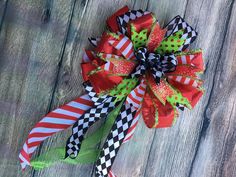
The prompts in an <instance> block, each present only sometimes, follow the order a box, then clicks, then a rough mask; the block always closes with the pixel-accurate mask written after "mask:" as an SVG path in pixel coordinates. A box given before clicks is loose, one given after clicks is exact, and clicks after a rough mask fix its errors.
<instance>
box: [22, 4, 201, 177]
mask: <svg viewBox="0 0 236 177" xmlns="http://www.w3.org/2000/svg"><path fill="white" fill-rule="evenodd" d="M107 25H108V28H109V30H107V31H105V32H104V33H103V34H102V36H101V37H99V38H89V41H90V42H91V43H92V45H94V46H95V48H94V50H93V51H91V50H85V53H84V56H83V62H82V63H81V69H82V76H83V79H84V81H85V82H84V87H85V90H86V92H87V94H85V95H83V96H81V97H79V98H77V99H75V100H73V101H71V102H69V103H67V104H66V105H63V106H61V107H60V108H58V109H56V110H54V111H52V112H50V113H49V114H47V115H46V116H45V117H43V118H42V120H41V121H40V122H39V123H37V124H36V126H35V127H34V128H33V129H32V130H31V132H30V134H29V136H28V138H27V140H26V142H25V144H24V146H23V149H22V151H21V153H20V156H19V157H20V161H21V165H22V168H23V169H24V168H25V167H26V165H32V166H33V167H34V168H36V169H41V168H44V167H47V166H49V165H51V164H52V163H54V162H56V161H63V162H67V163H73V164H76V163H83V162H85V163H89V162H96V167H95V174H96V176H97V177H107V176H111V177H112V176H115V175H114V174H113V173H112V172H111V167H112V164H113V162H114V160H115V157H116V155H117V153H118V150H119V147H120V146H121V144H122V143H125V142H127V141H128V140H129V139H131V137H132V135H133V133H134V130H135V127H136V125H137V122H138V120H139V117H140V116H141V115H142V117H143V120H144V122H145V124H146V125H147V127H148V128H162V127H170V126H172V125H173V124H174V122H175V120H176V118H177V117H178V110H183V109H184V107H187V108H189V109H192V108H193V107H194V106H195V105H196V103H197V102H198V100H199V99H200V97H201V96H202V94H203V89H202V87H201V86H202V83H203V82H202V80H201V79H199V78H198V76H197V74H198V73H202V72H203V71H204V64H203V59H202V51H201V50H193V51H189V50H188V47H189V45H190V44H191V43H192V42H193V41H194V40H195V39H196V37H197V32H196V31H195V30H194V29H193V28H192V27H191V26H189V25H188V23H186V22H185V21H184V19H183V18H181V17H180V16H176V17H175V18H174V19H173V20H171V21H170V23H169V24H167V25H166V27H164V28H161V27H160V25H159V23H158V21H157V20H156V18H155V16H154V14H153V13H151V12H147V11H142V10H129V8H128V7H127V6H126V7H123V8H121V9H120V10H118V11H117V12H116V13H114V14H113V15H112V16H111V17H109V18H108V19H107ZM100 119H106V122H105V124H104V125H103V126H102V127H101V128H99V129H98V130H97V131H95V133H94V134H92V135H90V136H88V137H85V135H86V133H87V130H88V129H89V127H90V126H92V125H93V124H94V123H95V122H96V121H98V120H100ZM71 125H73V127H72V135H71V136H70V137H69V138H68V140H67V143H66V148H58V149H53V150H51V151H49V153H48V154H47V155H41V156H39V157H38V158H36V159H35V160H34V161H33V162H31V163H30V158H31V156H32V154H33V152H34V151H35V149H36V148H37V146H38V145H39V144H40V143H41V142H42V141H44V140H45V139H46V138H48V137H50V136H52V135H53V134H55V133H57V132H59V131H62V130H64V129H66V128H68V127H70V126H71ZM104 137H105V138H104ZM101 140H104V144H103V146H102V148H101V149H96V148H94V146H95V145H96V144H98V143H99V142H100V141H101ZM92 147H93V148H92ZM64 155H66V156H64ZM65 157H66V158H65ZM67 157H68V158H67ZM69 157H70V158H69ZM51 159H53V160H51Z"/></svg>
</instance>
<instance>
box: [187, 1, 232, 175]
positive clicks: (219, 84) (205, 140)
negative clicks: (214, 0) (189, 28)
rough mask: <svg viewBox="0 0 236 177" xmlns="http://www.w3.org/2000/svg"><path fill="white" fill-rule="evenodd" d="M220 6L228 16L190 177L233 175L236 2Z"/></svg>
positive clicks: (220, 13)
mask: <svg viewBox="0 0 236 177" xmlns="http://www.w3.org/2000/svg"><path fill="white" fill-rule="evenodd" d="M219 5H220V6H219V11H220V12H219V16H222V15H223V14H222V11H226V12H228V14H226V15H225V16H226V17H228V19H227V20H225V23H226V24H225V25H224V27H225V31H224V38H223V39H224V41H223V42H222V43H220V44H221V50H220V55H219V57H218V58H216V62H215V65H216V67H215V68H214V73H215V74H214V77H213V78H212V81H213V85H212V88H211V90H210V97H209V100H208V102H207V106H206V108H205V114H204V122H203V127H202V131H201V133H200V136H199V140H198V141H199V146H198V149H197V152H196V155H195V158H194V161H193V163H192V169H191V171H190V172H191V174H190V176H192V177H197V176H199V173H201V175H202V176H214V177H222V176H224V177H234V176H236V149H235V147H236V134H235V133H236V132H235V131H236V107H235V106H236V104H235V103H236V99H235V95H236V89H235V88H236V81H235V76H236V65H235V62H236V55H235V51H236V49H235V44H236V31H235V27H236V16H235V14H236V3H235V1H228V2H227V4H225V5H222V4H219ZM226 17H225V18H226ZM222 26H223V25H222ZM222 31H223V30H222ZM209 59H213V56H212V57H211V58H209ZM210 73H212V72H211V71H209V75H212V74H210ZM208 77H209V76H208ZM211 77H212V76H211Z"/></svg>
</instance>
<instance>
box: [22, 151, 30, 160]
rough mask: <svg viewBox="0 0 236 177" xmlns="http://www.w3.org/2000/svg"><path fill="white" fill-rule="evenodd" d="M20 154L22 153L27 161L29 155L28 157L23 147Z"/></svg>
mask: <svg viewBox="0 0 236 177" xmlns="http://www.w3.org/2000/svg"><path fill="white" fill-rule="evenodd" d="M21 155H22V156H23V157H24V158H25V159H26V160H27V161H28V162H29V161H30V157H29V155H28V153H27V152H25V150H24V149H22V151H21Z"/></svg>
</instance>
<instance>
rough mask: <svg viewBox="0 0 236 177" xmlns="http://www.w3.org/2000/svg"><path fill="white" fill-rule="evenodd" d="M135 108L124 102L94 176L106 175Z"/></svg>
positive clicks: (104, 176) (101, 176)
mask: <svg viewBox="0 0 236 177" xmlns="http://www.w3.org/2000/svg"><path fill="white" fill-rule="evenodd" d="M136 111H137V109H136V108H135V107H134V106H133V105H132V104H130V103H128V102H124V103H123V105H122V107H121V110H120V113H119V115H118V117H117V118H116V121H115V123H114V124H113V126H112V128H111V131H110V133H109V135H108V137H107V139H106V141H105V143H104V145H103V148H102V151H101V152H100V156H99V159H98V160H97V162H96V169H95V170H96V171H95V175H96V177H107V176H108V174H109V171H110V169H111V167H112V164H113V162H114V160H115V157H116V155H117V153H118V151H119V148H120V146H121V144H122V142H123V140H124V139H125V136H126V134H127V132H128V129H129V127H130V126H131V123H132V120H133V118H134V116H135V114H136Z"/></svg>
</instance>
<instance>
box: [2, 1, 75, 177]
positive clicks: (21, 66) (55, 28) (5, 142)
mask: <svg viewBox="0 0 236 177" xmlns="http://www.w3.org/2000/svg"><path fill="white" fill-rule="evenodd" d="M70 4H71V2H70V1H64V2H63V1H56V2H52V3H50V2H49V1H26V0H12V1H9V2H8V5H7V9H6V13H5V17H4V21H3V25H2V29H1V43H0V49H1V55H0V104H1V106H0V107H1V116H0V117H1V118H0V120H1V122H0V144H1V146H0V152H1V153H0V158H1V161H0V166H1V170H0V176H7V177H16V176H30V174H32V170H31V168H28V169H27V170H26V171H25V173H24V174H22V172H21V169H20V164H19V160H18V154H19V152H20V150H21V148H22V145H23V143H24V140H25V138H26V136H27V134H28V132H29V131H30V129H31V128H32V127H33V125H34V124H35V123H36V122H38V120H39V119H40V118H41V117H42V116H43V115H44V114H45V113H46V112H47V111H48V109H49V107H50V103H51V96H52V94H53V92H54V86H55V81H56V77H57V73H58V64H59V63H60V59H61V57H60V55H61V49H62V48H63V45H64V37H65V36H66V32H67V23H68V20H69V16H70V11H71V5H70ZM45 12H47V13H45ZM49 12H50V13H49Z"/></svg>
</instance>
